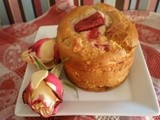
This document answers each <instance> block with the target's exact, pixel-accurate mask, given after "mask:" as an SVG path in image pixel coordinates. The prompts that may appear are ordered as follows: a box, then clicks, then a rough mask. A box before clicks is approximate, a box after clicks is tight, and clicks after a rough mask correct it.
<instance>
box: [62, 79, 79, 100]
mask: <svg viewBox="0 0 160 120" xmlns="http://www.w3.org/2000/svg"><path fill="white" fill-rule="evenodd" d="M62 82H63V83H64V84H65V85H67V86H68V87H70V88H72V89H73V90H75V91H76V94H77V98H78V99H79V95H78V91H77V89H76V86H75V85H74V84H72V83H71V82H70V81H68V80H66V79H63V80H62Z"/></svg>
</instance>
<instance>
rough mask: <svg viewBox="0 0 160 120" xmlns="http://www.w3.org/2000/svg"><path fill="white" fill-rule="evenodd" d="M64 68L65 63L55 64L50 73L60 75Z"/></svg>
mask: <svg viewBox="0 0 160 120" xmlns="http://www.w3.org/2000/svg"><path fill="white" fill-rule="evenodd" d="M62 68H63V64H62V63H60V64H57V65H55V66H54V67H53V68H52V70H51V71H50V73H52V74H54V75H55V76H57V77H59V76H60V74H61V71H62Z"/></svg>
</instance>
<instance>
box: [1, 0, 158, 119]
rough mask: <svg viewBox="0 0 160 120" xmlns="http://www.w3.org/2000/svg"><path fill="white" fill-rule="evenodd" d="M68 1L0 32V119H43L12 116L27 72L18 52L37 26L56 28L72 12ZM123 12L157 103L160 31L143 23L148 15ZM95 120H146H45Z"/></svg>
mask: <svg viewBox="0 0 160 120" xmlns="http://www.w3.org/2000/svg"><path fill="white" fill-rule="evenodd" d="M69 2H70V1H63V0H62V1H61V2H59V3H58V4H57V5H54V6H52V7H51V8H50V9H49V10H48V11H47V12H46V13H45V14H44V15H42V16H40V17H39V18H37V19H35V20H33V21H30V22H28V23H19V24H14V25H11V26H9V27H7V28H5V29H3V30H1V31H0V120H38V119H39V120H44V118H40V117H38V118H37V117H35V118H34V117H18V116H15V115H14V109H15V104H16V100H17V96H18V93H19V89H20V86H21V83H22V80H23V76H24V72H25V69H26V63H25V62H23V61H22V59H21V53H22V52H23V51H24V50H25V49H27V48H28V47H29V46H30V45H31V44H32V43H33V41H34V39H35V36H36V33H37V30H38V28H39V27H40V26H44V25H57V24H58V23H59V22H60V20H61V19H62V18H63V17H64V16H65V15H66V14H67V13H68V12H69V11H70V10H71V9H74V6H71V4H70V3H69ZM125 13H126V15H128V16H129V17H130V18H131V19H133V21H134V22H135V23H136V27H137V30H138V33H139V40H140V43H141V46H142V49H143V53H144V56H145V59H146V62H147V65H148V69H149V72H150V74H151V76H152V78H153V83H154V86H155V90H156V93H157V97H158V100H159V102H160V82H157V81H159V80H160V66H159V65H160V45H159V44H160V28H159V29H157V28H155V27H152V26H151V25H149V24H148V23H147V22H146V20H149V19H148V18H147V16H149V15H150V14H151V13H149V12H143V14H140V13H138V12H130V11H125ZM159 16H160V15H159ZM151 20H153V19H151ZM155 21H156V22H155ZM155 21H153V22H154V24H157V25H158V23H160V19H158V20H157V19H156V20H155ZM143 22H144V23H145V24H144V23H143ZM149 117H150V118H152V119H153V120H159V119H160V116H149ZM95 119H97V120H105V119H107V120H112V119H114V120H146V117H126V116H61V117H51V118H48V120H95Z"/></svg>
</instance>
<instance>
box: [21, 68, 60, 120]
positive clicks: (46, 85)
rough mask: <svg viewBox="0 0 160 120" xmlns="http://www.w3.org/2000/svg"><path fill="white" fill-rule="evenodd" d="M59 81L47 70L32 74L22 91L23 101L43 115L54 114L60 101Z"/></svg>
mask: <svg viewBox="0 0 160 120" xmlns="http://www.w3.org/2000/svg"><path fill="white" fill-rule="evenodd" d="M62 96H63V87H62V83H61V81H60V80H59V79H58V78H57V77H56V76H55V75H53V74H52V73H49V72H48V71H47V70H39V71H36V72H34V73H33V74H32V76H31V81H30V83H29V85H28V86H27V87H26V89H25V90H24V92H23V96H22V97H23V101H24V103H26V104H28V105H29V106H30V107H31V108H32V109H33V110H34V111H35V112H37V113H38V114H40V115H41V116H43V117H50V116H52V115H54V114H56V113H57V112H58V110H59V107H60V105H61V103H62Z"/></svg>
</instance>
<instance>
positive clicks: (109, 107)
mask: <svg viewBox="0 0 160 120" xmlns="http://www.w3.org/2000/svg"><path fill="white" fill-rule="evenodd" d="M56 34H57V26H42V27H40V28H39V30H38V33H37V36H36V39H35V41H37V40H39V39H40V38H44V37H55V36H56ZM35 70H36V68H35V66H33V65H28V66H27V69H26V72H25V75H24V79H23V82H22V86H21V88H20V92H19V96H18V99H17V103H16V108H15V114H16V115H17V116H39V115H38V114H37V113H35V112H34V111H32V110H31V108H30V107H29V106H28V105H27V104H24V103H23V100H22V93H23V91H24V89H25V87H26V86H27V85H28V83H29V80H30V76H31V74H32V73H33V72H34V71H35ZM60 78H63V79H66V78H65V75H64V73H63V72H62V73H61V76H60ZM77 91H78V96H79V97H77V93H76V91H74V90H73V89H71V88H69V87H68V86H65V85H64V97H63V100H64V101H63V103H62V106H61V108H60V109H59V111H58V113H57V114H56V115H57V116H61V115H121V116H122V115H123V116H153V115H157V114H159V107H158V102H157V97H156V94H155V91H154V87H153V84H152V80H151V77H150V75H149V72H148V69H147V66H146V63H145V60H144V57H143V54H142V50H141V47H140V45H138V47H137V49H136V51H135V61H134V63H133V66H132V68H131V70H130V74H129V76H128V78H127V80H126V81H125V82H124V83H123V84H122V85H120V86H119V87H117V88H115V89H113V90H111V91H106V92H100V93H97V92H87V91H83V90H81V89H79V88H77Z"/></svg>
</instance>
